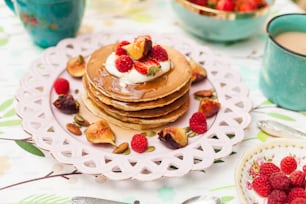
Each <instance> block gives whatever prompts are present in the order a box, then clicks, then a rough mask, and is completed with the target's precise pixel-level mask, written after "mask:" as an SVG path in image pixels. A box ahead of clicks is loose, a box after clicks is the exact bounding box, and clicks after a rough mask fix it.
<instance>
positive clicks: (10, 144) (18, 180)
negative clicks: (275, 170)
mask: <svg viewBox="0 0 306 204" xmlns="http://www.w3.org/2000/svg"><path fill="white" fill-rule="evenodd" d="M114 2H116V3H114ZM118 4H120V5H121V6H120V7H118ZM289 12H301V10H300V9H299V8H298V7H297V6H296V5H295V4H293V3H292V2H291V1H289V0H277V1H276V3H275V5H274V6H273V8H272V12H271V16H270V17H269V18H271V17H273V16H275V15H278V14H282V13H289ZM160 14H162V15H160ZM140 27H141V29H142V30H146V29H147V30H148V31H150V30H151V31H152V30H154V31H155V32H161V33H169V34H173V35H174V36H175V35H181V36H183V37H186V38H189V39H192V40H194V41H197V42H198V43H199V44H202V45H203V46H206V47H209V48H210V49H211V50H212V51H213V52H214V54H215V55H216V56H218V57H220V58H222V59H224V61H225V62H227V63H228V64H229V66H230V67H232V68H233V69H235V70H236V71H237V72H239V73H240V75H241V80H242V81H243V83H245V84H246V85H247V87H248V88H249V96H250V98H251V100H252V104H253V108H252V110H251V112H250V114H251V117H252V122H251V124H250V125H249V126H248V128H246V130H245V139H244V140H243V141H242V142H241V143H239V144H237V145H236V146H235V147H234V152H235V154H233V155H231V156H228V157H227V158H224V159H223V160H222V161H221V162H218V163H215V164H214V165H212V166H211V167H210V168H208V169H206V170H205V171H193V172H190V173H188V174H186V175H184V176H182V177H178V178H162V179H158V180H155V181H150V182H140V181H135V180H124V181H111V180H107V179H105V178H104V177H103V176H91V175H84V174H80V173H78V172H76V171H75V169H74V167H73V166H71V165H65V164H62V163H59V162H58V161H56V160H55V159H54V158H53V157H52V156H51V155H50V154H49V153H48V152H47V151H44V150H41V151H42V152H41V153H42V154H40V155H39V154H37V152H36V153H35V151H31V149H30V148H31V147H35V144H32V140H31V139H30V138H29V135H28V134H27V133H26V132H25V131H23V129H22V127H21V125H20V124H21V119H20V118H19V117H18V116H17V115H16V111H15V105H16V101H15V94H16V91H17V89H18V88H19V86H20V84H19V80H20V78H21V77H22V76H23V75H24V74H26V73H27V72H28V69H29V66H30V64H31V62H32V61H33V60H35V59H36V58H38V57H39V56H41V54H42V53H43V52H44V49H42V48H39V47H37V46H36V45H34V44H33V43H32V41H31V40H30V38H29V36H28V35H27V33H26V32H25V31H24V28H23V27H22V25H21V23H20V21H19V20H18V18H17V17H16V16H15V15H14V14H13V13H12V12H11V11H10V10H9V9H8V8H7V7H6V6H5V5H4V3H3V2H2V1H1V3H0V56H1V60H0V67H1V73H2V74H1V75H0V180H1V182H0V203H33V202H34V201H37V202H36V203H70V199H71V198H72V197H73V196H81V195H82V196H92V197H101V198H107V199H112V200H117V201H124V202H128V203H133V202H134V201H135V200H139V201H141V203H154V204H156V203H180V202H182V201H183V200H185V199H187V198H189V197H192V196H195V195H200V194H205V193H208V194H212V195H217V196H220V197H221V198H222V200H223V202H224V203H226V204H227V203H228V204H230V203H239V202H240V201H239V197H238V195H237V192H236V189H235V180H234V172H235V168H236V165H237V163H238V162H239V160H240V158H241V156H242V155H243V154H244V153H245V151H247V150H248V149H249V148H251V147H253V146H256V145H258V144H261V143H264V142H267V141H269V140H273V138H271V137H269V136H267V135H265V134H263V133H262V132H261V131H260V130H259V129H258V128H257V126H256V122H257V121H258V120H261V119H273V120H277V121H280V122H284V123H286V124H288V125H290V126H292V127H296V128H298V129H300V130H302V131H305V132H306V126H305V121H306V113H305V112H304V113H303V112H293V111H288V110H284V109H281V108H278V107H276V106H275V105H274V104H272V103H269V102H267V100H266V99H265V97H264V96H263V95H262V94H261V92H260V90H259V89H258V77H257V75H258V71H259V69H260V67H261V61H262V56H263V49H264V42H265V38H266V34H265V31H264V27H263V28H262V30H261V31H260V32H259V33H258V34H257V35H256V36H254V37H252V38H250V39H247V40H244V41H240V42H236V43H224V44H223V43H218V44H214V43H211V42H206V41H203V40H199V39H195V38H194V37H192V36H191V35H189V34H188V33H186V32H185V31H184V30H182V28H181V27H180V24H179V23H178V22H177V18H176V16H175V15H174V13H173V11H172V9H171V6H170V3H169V1H165V0H155V1H136V0H120V1H111V0H105V1H97V0H91V1H88V3H87V8H86V13H85V17H84V19H83V22H82V26H81V29H80V32H79V35H82V34H84V33H96V32H100V31H102V32H103V31H104V30H107V31H116V30H122V29H127V30H129V29H133V28H140ZM22 144H25V145H24V146H22ZM32 145H33V146H32ZM34 150H35V149H34Z"/></svg>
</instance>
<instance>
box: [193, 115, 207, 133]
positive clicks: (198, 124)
mask: <svg viewBox="0 0 306 204" xmlns="http://www.w3.org/2000/svg"><path fill="white" fill-rule="evenodd" d="M189 126H190V129H191V130H192V131H193V132H196V133H198V134H202V133H204V132H206V131H207V122H206V117H205V115H204V114H203V113H201V112H196V113H194V114H192V116H191V118H190V119H189Z"/></svg>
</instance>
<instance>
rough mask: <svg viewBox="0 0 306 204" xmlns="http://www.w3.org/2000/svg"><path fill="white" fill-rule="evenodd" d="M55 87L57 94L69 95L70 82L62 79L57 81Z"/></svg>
mask: <svg viewBox="0 0 306 204" xmlns="http://www.w3.org/2000/svg"><path fill="white" fill-rule="evenodd" d="M53 87H54V90H55V92H56V93H57V94H68V93H69V90H70V84H69V81H68V80H67V79H65V78H61V77H60V78H57V79H56V80H55V82H54V84H53Z"/></svg>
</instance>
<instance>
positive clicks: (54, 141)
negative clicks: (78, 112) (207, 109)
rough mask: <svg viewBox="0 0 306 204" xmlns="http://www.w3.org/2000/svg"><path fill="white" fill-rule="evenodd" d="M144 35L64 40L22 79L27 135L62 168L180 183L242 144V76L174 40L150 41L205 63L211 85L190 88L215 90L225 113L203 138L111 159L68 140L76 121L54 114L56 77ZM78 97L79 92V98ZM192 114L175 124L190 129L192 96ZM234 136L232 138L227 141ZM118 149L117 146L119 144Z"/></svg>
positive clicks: (76, 84)
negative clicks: (74, 62) (72, 63)
mask: <svg viewBox="0 0 306 204" xmlns="http://www.w3.org/2000/svg"><path fill="white" fill-rule="evenodd" d="M139 34H140V33H137V34H135V33H129V34H122V33H105V32H103V33H97V34H93V35H84V36H80V37H78V38H75V39H65V40H63V41H61V42H60V43H59V44H58V45H57V46H56V47H52V48H49V49H47V50H45V51H44V53H43V55H42V56H41V57H40V58H39V59H37V60H36V61H34V62H33V64H32V65H31V69H30V71H29V72H28V74H26V75H25V76H24V77H23V78H22V79H21V83H20V89H19V91H18V93H17V100H18V105H17V112H18V115H20V117H21V118H22V119H23V120H22V121H23V122H22V124H23V128H24V130H25V131H27V132H29V133H30V134H31V135H32V137H33V140H34V141H35V143H36V144H37V145H38V146H39V147H40V148H42V149H46V150H48V151H50V152H51V154H52V155H53V156H54V157H55V158H56V159H57V160H58V161H59V162H62V163H67V164H72V165H74V166H75V167H76V168H77V169H78V170H79V171H80V172H82V173H85V174H95V175H97V174H103V175H104V176H106V177H107V178H109V179H112V180H122V179H130V178H131V179H137V180H143V181H145V180H154V179H158V178H160V177H177V176H182V175H185V174H186V173H188V172H189V171H191V170H203V169H206V168H208V167H210V166H211V165H212V164H213V162H214V161H215V160H217V159H220V158H224V157H226V156H228V155H229V154H230V153H231V152H232V147H233V146H234V145H235V144H237V143H239V142H240V141H241V140H242V139H243V138H244V129H245V128H246V127H247V126H248V124H249V122H250V114H249V111H250V109H251V102H250V99H249V98H248V90H247V88H246V87H245V86H244V85H243V84H242V83H241V81H240V76H239V74H238V73H236V72H235V71H234V70H232V69H230V67H228V65H227V64H226V63H225V62H223V59H222V58H218V57H216V56H214V54H213V53H212V52H211V51H210V49H208V48H207V47H204V46H201V45H198V44H196V43H195V42H194V41H192V40H189V39H185V38H183V39H182V38H178V36H172V35H156V36H154V35H151V37H152V39H153V41H154V42H157V43H158V44H163V45H168V46H172V47H174V48H175V49H177V50H179V51H181V52H182V53H183V54H185V55H186V56H188V57H191V58H192V59H194V60H195V61H197V62H199V63H202V64H203V65H204V67H205V68H206V70H207V72H208V80H206V81H205V82H204V83H200V84H197V85H195V86H193V87H192V88H191V94H192V93H193V92H194V91H195V90H199V89H206V88H214V89H215V90H216V93H217V97H218V100H219V102H220V103H221V109H220V111H219V112H218V114H217V115H216V116H215V117H213V118H211V119H209V120H208V124H209V129H208V131H207V132H206V133H205V134H203V135H199V136H196V137H193V138H190V139H189V144H188V145H187V146H186V147H185V148H181V149H178V150H170V149H168V148H166V147H165V146H164V145H163V144H161V142H160V141H159V140H158V138H157V136H155V137H150V138H149V145H153V146H154V147H155V151H153V152H146V153H143V154H138V153H135V152H131V154H129V155H118V154H113V153H111V148H109V147H105V145H101V146H100V145H92V144H89V143H88V142H87V141H86V139H84V136H83V137H76V136H74V135H71V134H69V133H68V132H67V131H66V129H65V124H66V123H68V122H71V121H72V116H71V115H65V114H62V113H60V112H59V111H58V110H56V109H55V108H54V107H53V105H52V102H53V101H54V100H55V99H56V94H55V93H54V90H53V82H54V80H55V79H56V78H58V77H60V76H61V77H65V78H69V77H70V76H69V75H68V74H67V73H66V71H65V67H66V62H67V60H68V59H69V58H71V57H74V56H77V55H80V54H81V55H83V56H85V57H88V56H89V55H90V53H92V52H93V51H94V50H96V49H98V48H99V47H101V46H103V45H106V44H111V43H114V42H116V41H119V40H130V39H133V38H134V37H135V36H137V35H139ZM69 81H70V86H71V87H73V89H74V90H75V89H78V90H79V94H80V93H81V92H82V83H81V80H77V79H73V78H71V77H70V78H69ZM75 94H76V92H75ZM191 99H192V100H191V105H190V110H189V111H188V112H187V113H186V114H185V115H184V117H183V118H181V119H180V120H178V121H177V122H175V123H174V124H171V125H173V126H182V127H186V126H188V125H187V124H188V120H189V118H190V116H191V114H192V113H193V112H195V111H196V110H197V107H198V101H196V100H195V99H193V97H192V96H191ZM229 135H230V137H229ZM129 139H130V136H127V135H125V136H121V137H119V138H118V141H119V143H120V141H124V140H125V141H128V142H129ZM119 143H118V144H119Z"/></svg>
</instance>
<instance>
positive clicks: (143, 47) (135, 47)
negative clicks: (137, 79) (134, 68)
mask: <svg viewBox="0 0 306 204" xmlns="http://www.w3.org/2000/svg"><path fill="white" fill-rule="evenodd" d="M122 48H123V49H125V50H126V52H127V54H128V55H129V56H130V57H131V58H132V59H134V60H140V59H143V58H145V57H147V55H148V54H149V52H150V51H151V49H152V40H151V37H150V36H149V35H141V36H138V37H136V38H135V40H134V42H132V43H130V44H128V45H125V46H122Z"/></svg>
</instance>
